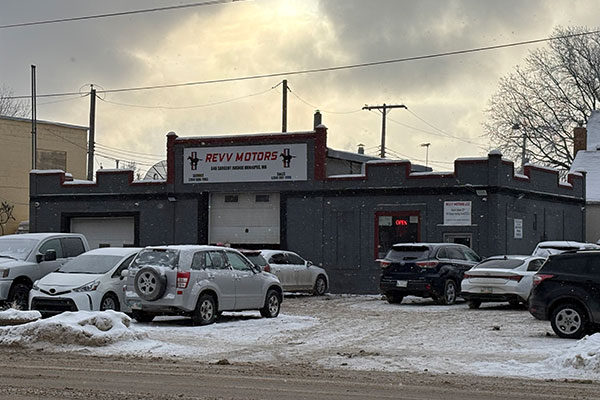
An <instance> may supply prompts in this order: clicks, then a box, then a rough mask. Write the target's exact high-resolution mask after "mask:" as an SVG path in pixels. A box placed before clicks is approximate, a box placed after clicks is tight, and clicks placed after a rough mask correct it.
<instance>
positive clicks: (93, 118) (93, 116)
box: [87, 85, 96, 181]
mask: <svg viewBox="0 0 600 400" xmlns="http://www.w3.org/2000/svg"><path fill="white" fill-rule="evenodd" d="M90 87H91V89H90V134H89V139H88V170H87V179H88V181H93V180H94V146H95V142H94V140H95V136H96V89H94V85H90Z"/></svg>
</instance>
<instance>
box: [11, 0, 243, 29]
mask: <svg viewBox="0 0 600 400" xmlns="http://www.w3.org/2000/svg"><path fill="white" fill-rule="evenodd" d="M236 1H246V0H213V1H204V2H201V3H190V4H179V5H175V6H166V7H156V8H146V9H142V10H131V11H121V12H114V13H106V14H96V15H85V16H81V17H72V18H60V19H52V20H46V21H34V22H21V23H17V24H8V25H0V29H7V28H19V27H23V26H32V25H47V24H57V23H62V22H73V21H83V20H88V19H97V18H109V17H121V16H124V15H132V14H142V13H150V12H158V11H168V10H177V9H182V8H192V7H202V6H213V5H217V4H224V3H234V2H236Z"/></svg>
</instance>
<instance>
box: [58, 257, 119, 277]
mask: <svg viewBox="0 0 600 400" xmlns="http://www.w3.org/2000/svg"><path fill="white" fill-rule="evenodd" d="M121 258H123V256H109V255H100V254H82V255H80V256H78V257H75V258H74V259H72V260H71V261H68V262H67V263H65V265H63V266H62V267H61V268H60V269H59V270H58V272H62V273H65V274H105V273H107V272H108V271H110V270H111V268H112V267H114V266H115V265H116V264H117V263H118V262H119V260H121Z"/></svg>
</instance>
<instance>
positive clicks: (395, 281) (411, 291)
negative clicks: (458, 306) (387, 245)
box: [377, 243, 481, 304]
mask: <svg viewBox="0 0 600 400" xmlns="http://www.w3.org/2000/svg"><path fill="white" fill-rule="evenodd" d="M377 261H379V263H380V265H381V278H380V281H379V287H380V289H381V292H382V293H383V294H384V295H385V297H386V298H387V301H388V302H389V303H401V302H402V299H403V298H404V296H407V295H412V296H420V297H432V298H433V299H434V300H435V301H436V302H437V303H438V304H454V303H455V302H456V297H457V295H458V292H459V288H460V283H461V281H462V279H463V273H464V272H465V271H467V270H469V269H471V268H472V267H473V266H474V265H475V264H477V263H478V262H479V261H481V257H479V256H478V255H477V253H475V252H474V251H473V250H471V249H470V248H468V247H467V246H464V245H461V244H455V243H398V244H395V245H393V246H392V248H391V249H390V251H388V253H387V255H386V256H385V258H383V259H380V260H377Z"/></svg>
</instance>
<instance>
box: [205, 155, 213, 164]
mask: <svg viewBox="0 0 600 400" xmlns="http://www.w3.org/2000/svg"><path fill="white" fill-rule="evenodd" d="M211 161H212V154H207V155H206V158H205V162H211Z"/></svg>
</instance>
